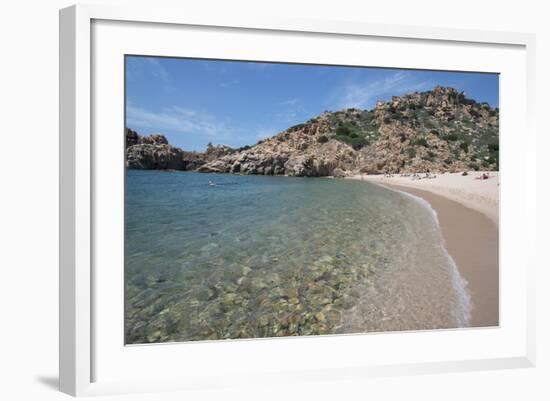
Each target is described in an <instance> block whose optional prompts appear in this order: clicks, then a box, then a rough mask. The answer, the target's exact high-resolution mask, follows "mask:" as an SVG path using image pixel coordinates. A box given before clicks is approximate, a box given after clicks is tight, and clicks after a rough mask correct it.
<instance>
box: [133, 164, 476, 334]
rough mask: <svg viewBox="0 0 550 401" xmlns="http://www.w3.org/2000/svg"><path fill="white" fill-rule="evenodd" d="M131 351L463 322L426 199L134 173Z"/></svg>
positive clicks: (330, 182) (316, 183)
mask: <svg viewBox="0 0 550 401" xmlns="http://www.w3.org/2000/svg"><path fill="white" fill-rule="evenodd" d="M125 203H126V208H125V213H126V217H125V277H126V288H125V298H126V299H125V303H126V319H125V332H126V343H128V344H141V343H158V342H173V341H192V340H218V339H237V338H257V337H279V336H296V335H319V334H341V333H362V332H373V331H396V330H426V329H441V328H456V327H463V326H467V325H468V320H469V315H470V301H469V296H468V292H467V288H466V284H465V282H464V280H463V279H462V278H461V277H460V275H459V273H458V270H457V268H456V266H455V264H454V262H453V260H452V259H451V257H450V256H449V255H448V253H447V252H446V250H445V244H444V240H443V238H442V235H441V232H440V229H439V225H438V222H437V216H436V214H435V212H434V211H433V210H432V209H431V208H430V206H429V204H427V203H426V202H425V201H423V200H421V199H419V198H415V197H414V196H412V195H408V194H405V193H402V192H398V191H394V190H390V189H387V188H383V187H379V186H376V185H373V184H369V183H367V182H361V181H352V180H334V179H328V178H297V177H271V176H269V177H265V176H239V175H229V174H201V173H193V172H164V171H138V170H128V171H127V173H126V200H125Z"/></svg>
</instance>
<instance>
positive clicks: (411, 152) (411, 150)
mask: <svg viewBox="0 0 550 401" xmlns="http://www.w3.org/2000/svg"><path fill="white" fill-rule="evenodd" d="M407 155H408V156H409V157H410V158H411V159H414V158H415V157H416V149H415V148H407Z"/></svg>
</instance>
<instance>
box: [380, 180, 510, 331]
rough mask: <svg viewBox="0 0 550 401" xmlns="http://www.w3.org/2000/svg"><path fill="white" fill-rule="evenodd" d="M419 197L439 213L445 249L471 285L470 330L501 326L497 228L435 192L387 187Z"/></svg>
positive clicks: (480, 215)
mask: <svg viewBox="0 0 550 401" xmlns="http://www.w3.org/2000/svg"><path fill="white" fill-rule="evenodd" d="M384 184H385V185H387V186H388V187H392V188H396V189H399V190H401V191H404V192H408V193H411V194H413V195H416V196H419V197H421V198H423V199H425V200H426V201H428V202H429V203H430V205H431V206H432V207H433V209H434V210H435V211H436V212H437V216H438V219H439V224H440V227H441V230H442V233H443V237H444V239H445V242H446V248H447V251H448V252H449V254H450V255H451V256H452V258H453V259H454V261H455V263H456V265H457V267H458V270H459V271H460V274H461V276H462V277H463V278H464V279H465V280H466V281H467V282H468V289H469V291H470V296H471V301H472V316H471V319H470V326H471V327H490V326H498V325H499V276H498V257H499V255H498V226H497V225H496V224H495V222H494V221H493V220H492V219H491V218H489V217H488V216H487V215H485V214H483V213H481V212H479V211H477V210H474V209H471V208H468V207H466V206H464V205H462V204H460V203H458V202H456V201H453V200H451V199H448V198H445V197H443V196H440V195H436V194H434V193H432V192H428V191H424V190H420V189H416V188H410V187H404V186H399V185H394V184H390V183H388V182H385V183H384Z"/></svg>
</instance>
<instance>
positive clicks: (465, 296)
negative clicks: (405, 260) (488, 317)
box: [377, 183, 472, 327]
mask: <svg viewBox="0 0 550 401" xmlns="http://www.w3.org/2000/svg"><path fill="white" fill-rule="evenodd" d="M377 184H378V183H377ZM378 185H380V186H381V187H384V188H386V189H389V190H390V191H395V192H398V193H401V194H403V195H405V196H408V197H410V198H411V199H413V200H415V201H416V202H418V203H419V204H420V205H422V206H424V207H425V208H427V209H428V210H429V211H431V213H432V217H433V221H434V223H435V226H436V229H437V232H438V233H439V238H440V246H441V249H442V250H443V253H444V254H445V257H446V258H447V260H448V261H449V265H450V266H451V274H452V276H453V287H454V289H455V291H456V292H457V294H458V298H459V302H460V309H461V310H460V311H459V313H458V314H457V315H456V316H455V317H456V319H457V322H458V324H459V325H460V326H461V327H468V326H469V323H470V318H471V316H472V302H471V297H470V291H469V290H468V282H467V281H466V279H465V278H464V277H462V276H461V275H460V271H459V270H458V266H457V265H456V263H455V261H454V259H453V257H452V256H451V255H450V254H449V252H448V251H447V248H446V246H445V245H446V244H445V238H444V237H443V233H442V231H441V226H440V224H439V218H438V217H437V212H436V210H435V209H434V208H433V207H432V205H431V204H430V202H428V201H427V200H426V199H423V198H421V197H419V196H416V195H413V194H410V193H408V192H405V191H401V190H399V189H396V188H391V187H388V186H386V185H383V184H378Z"/></svg>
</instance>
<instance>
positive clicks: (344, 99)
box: [336, 71, 434, 109]
mask: <svg viewBox="0 0 550 401" xmlns="http://www.w3.org/2000/svg"><path fill="white" fill-rule="evenodd" d="M433 86H434V85H433V84H432V83H431V82H428V81H418V80H416V79H414V77H413V75H412V74H411V73H409V72H407V71H397V72H395V73H393V74H392V75H390V76H388V77H386V78H384V79H381V80H375V81H370V82H361V83H353V84H349V85H347V86H345V87H344V89H343V93H338V95H337V101H336V104H337V106H338V107H339V108H342V109H343V108H350V107H357V108H370V107H373V106H374V104H375V103H376V101H377V100H381V99H383V98H386V97H389V96H392V95H399V94H403V93H407V92H414V91H419V90H426V89H429V88H431V87H433Z"/></svg>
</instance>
